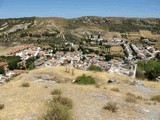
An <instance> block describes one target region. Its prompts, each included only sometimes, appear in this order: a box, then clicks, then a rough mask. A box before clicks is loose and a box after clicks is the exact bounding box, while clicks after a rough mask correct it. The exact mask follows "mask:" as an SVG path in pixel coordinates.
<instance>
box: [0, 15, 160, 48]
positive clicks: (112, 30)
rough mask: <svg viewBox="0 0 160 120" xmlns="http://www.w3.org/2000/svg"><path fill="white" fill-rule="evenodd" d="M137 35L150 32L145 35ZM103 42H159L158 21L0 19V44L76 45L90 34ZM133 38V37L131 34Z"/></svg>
mask: <svg viewBox="0 0 160 120" xmlns="http://www.w3.org/2000/svg"><path fill="white" fill-rule="evenodd" d="M141 31H147V32H150V34H145V33H144V32H141ZM99 33H100V34H101V36H102V38H103V39H110V38H112V37H119V36H121V34H122V33H125V34H126V33H127V34H130V36H132V37H133V36H134V37H133V38H132V37H131V39H136V38H139V37H141V36H142V37H143V35H144V37H149V38H156V39H159V38H160V35H159V34H160V18H117V17H94V16H86V17H80V18H73V19H65V18H56V17H50V18H38V17H31V18H12V19H0V44H3V45H11V44H13V43H16V44H17V43H38V44H41V43H46V44H47V43H52V42H55V43H57V44H59V43H62V42H64V41H71V42H73V41H74V42H78V41H80V40H81V39H82V38H88V37H89V36H90V35H91V34H99ZM135 33H136V34H137V35H136V36H135V35H134V34H135Z"/></svg>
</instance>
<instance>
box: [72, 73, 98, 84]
mask: <svg viewBox="0 0 160 120" xmlns="http://www.w3.org/2000/svg"><path fill="white" fill-rule="evenodd" d="M75 83H76V84H84V85H87V84H96V80H95V79H94V78H93V77H92V76H86V75H85V74H83V75H82V76H79V77H77V78H76V80H75Z"/></svg>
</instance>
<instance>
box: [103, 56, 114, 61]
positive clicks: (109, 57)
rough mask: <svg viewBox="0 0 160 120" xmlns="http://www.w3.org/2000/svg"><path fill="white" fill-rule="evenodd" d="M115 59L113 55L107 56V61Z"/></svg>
mask: <svg viewBox="0 0 160 120" xmlns="http://www.w3.org/2000/svg"><path fill="white" fill-rule="evenodd" d="M112 59H113V56H112V55H105V60H106V61H110V60H112Z"/></svg>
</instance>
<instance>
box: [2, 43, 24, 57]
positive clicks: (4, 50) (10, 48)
mask: <svg viewBox="0 0 160 120" xmlns="http://www.w3.org/2000/svg"><path fill="white" fill-rule="evenodd" d="M21 47H24V45H16V46H12V47H4V46H0V56H2V55H4V56H5V55H7V54H8V53H10V52H11V51H12V50H15V49H17V48H21Z"/></svg>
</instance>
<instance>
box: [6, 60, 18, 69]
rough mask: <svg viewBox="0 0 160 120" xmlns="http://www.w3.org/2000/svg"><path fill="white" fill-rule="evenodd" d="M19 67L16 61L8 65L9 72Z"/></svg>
mask: <svg viewBox="0 0 160 120" xmlns="http://www.w3.org/2000/svg"><path fill="white" fill-rule="evenodd" d="M17 68H18V66H17V62H16V61H15V60H12V61H10V62H9V63H8V69H9V70H14V69H17Z"/></svg>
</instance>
